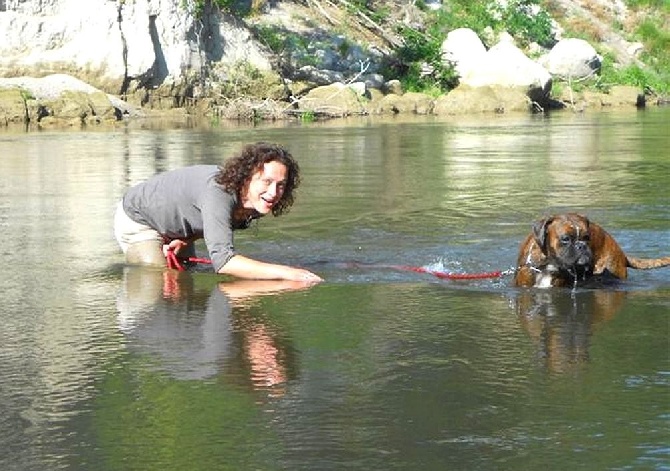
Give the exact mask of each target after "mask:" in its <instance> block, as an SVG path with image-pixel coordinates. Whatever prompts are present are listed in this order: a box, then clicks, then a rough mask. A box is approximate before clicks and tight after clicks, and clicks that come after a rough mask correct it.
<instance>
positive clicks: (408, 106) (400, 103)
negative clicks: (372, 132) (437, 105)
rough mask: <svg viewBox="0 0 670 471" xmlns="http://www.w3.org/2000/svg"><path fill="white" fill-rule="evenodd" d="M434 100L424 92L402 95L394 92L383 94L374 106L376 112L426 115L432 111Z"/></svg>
mask: <svg viewBox="0 0 670 471" xmlns="http://www.w3.org/2000/svg"><path fill="white" fill-rule="evenodd" d="M433 106H434V100H433V99H432V98H431V97H430V96H428V95H426V94H424V93H417V92H407V93H403V94H402V95H397V94H394V93H391V94H388V95H386V96H384V97H383V98H382V99H381V100H379V102H378V103H377V104H376V106H375V110H374V111H375V113H376V114H405V113H410V114H418V115H427V114H431V113H432V112H433Z"/></svg>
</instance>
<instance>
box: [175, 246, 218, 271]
mask: <svg viewBox="0 0 670 471" xmlns="http://www.w3.org/2000/svg"><path fill="white" fill-rule="evenodd" d="M165 260H166V261H167V267H168V268H172V269H173V270H179V271H184V270H186V268H184V262H190V263H203V264H207V263H208V264H210V265H211V263H212V261H211V260H210V259H208V258H199V257H187V258H182V259H179V258H177V254H176V253H174V249H171V248H169V249H168V251H167V254H166V255H165Z"/></svg>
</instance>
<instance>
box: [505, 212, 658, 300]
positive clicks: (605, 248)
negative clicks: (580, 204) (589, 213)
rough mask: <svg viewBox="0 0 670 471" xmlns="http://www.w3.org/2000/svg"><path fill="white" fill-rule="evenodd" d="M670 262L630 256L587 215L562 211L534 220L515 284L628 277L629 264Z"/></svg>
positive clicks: (561, 283) (554, 284)
mask: <svg viewBox="0 0 670 471" xmlns="http://www.w3.org/2000/svg"><path fill="white" fill-rule="evenodd" d="M665 266H670V257H663V258H655V259H642V258H635V257H630V256H627V255H626V254H625V253H624V251H623V250H622V249H621V247H619V244H617V242H616V241H615V240H614V238H613V237H612V236H611V235H609V234H608V233H607V232H606V231H605V230H604V229H603V228H602V227H600V226H599V225H598V224H596V223H594V222H591V221H589V219H588V218H587V217H586V216H583V215H581V214H576V213H567V214H558V215H553V216H549V217H546V218H544V219H541V220H539V221H537V222H535V223H534V224H533V228H532V232H531V234H529V235H528V237H526V239H525V240H524V241H523V242H522V243H521V247H520V249H519V258H518V260H517V269H516V273H515V276H514V284H515V286H519V287H537V288H549V287H565V286H573V287H575V286H577V285H578V284H589V282H593V281H595V282H607V281H616V280H625V279H626V277H627V276H628V272H627V268H636V269H650V268H659V267H665Z"/></svg>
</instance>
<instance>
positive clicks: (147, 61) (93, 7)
mask: <svg viewBox="0 0 670 471" xmlns="http://www.w3.org/2000/svg"><path fill="white" fill-rule="evenodd" d="M191 4H192V2H180V1H165V0H133V1H112V2H110V1H81V0H23V1H21V2H13V5H12V6H11V9H7V10H6V11H0V31H2V36H3V40H2V41H0V75H3V76H6V77H7V76H18V75H26V76H27V75H32V76H43V75H47V74H50V73H58V72H63V73H69V74H71V75H76V76H77V77H78V78H80V79H82V80H84V81H86V82H88V83H91V84H93V85H95V86H96V87H97V88H100V89H102V90H104V91H107V92H109V93H115V94H119V93H121V92H123V93H125V92H127V91H132V89H134V88H145V89H152V88H154V87H157V86H160V85H162V84H165V83H172V82H177V83H179V82H182V81H183V80H184V78H185V77H187V76H188V72H189V71H194V70H196V71H197V70H201V68H202V67H203V66H205V65H206V64H212V63H229V64H235V63H237V62H239V61H246V62H248V63H250V64H253V65H254V66H255V67H257V68H258V69H261V70H269V69H270V68H271V64H270V62H269V59H268V58H267V56H266V55H265V54H264V53H263V52H262V50H261V48H260V47H259V46H258V45H257V43H256V42H255V41H253V40H252V38H251V35H250V33H249V32H248V30H247V29H246V28H244V27H243V26H242V25H240V24H238V23H237V22H236V20H234V19H233V18H232V17H226V16H223V15H221V14H220V13H219V12H218V11H216V10H214V9H209V7H208V6H207V5H206V6H205V9H204V11H203V12H201V13H200V16H196V14H195V12H193V11H189V10H188V5H191Z"/></svg>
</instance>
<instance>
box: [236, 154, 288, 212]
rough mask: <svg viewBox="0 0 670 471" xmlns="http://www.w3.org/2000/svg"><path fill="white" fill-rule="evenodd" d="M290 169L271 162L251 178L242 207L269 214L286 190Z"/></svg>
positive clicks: (243, 197)
mask: <svg viewBox="0 0 670 471" xmlns="http://www.w3.org/2000/svg"><path fill="white" fill-rule="evenodd" d="M287 178H288V169H287V168H286V165H284V164H282V163H280V162H277V161H271V162H268V163H266V164H263V168H262V169H260V170H258V171H257V172H256V173H254V174H253V175H252V176H251V180H249V184H248V186H247V190H246V192H245V194H244V195H243V196H242V206H243V207H244V208H246V209H255V210H256V211H257V212H258V213H260V214H263V215H265V214H268V213H269V212H270V211H272V207H273V206H274V205H275V204H276V203H277V202H278V201H279V200H280V199H281V197H282V196H283V195H284V190H285V189H286V179H287Z"/></svg>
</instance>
